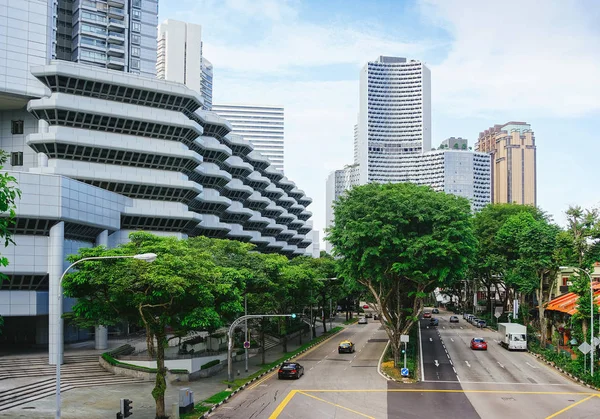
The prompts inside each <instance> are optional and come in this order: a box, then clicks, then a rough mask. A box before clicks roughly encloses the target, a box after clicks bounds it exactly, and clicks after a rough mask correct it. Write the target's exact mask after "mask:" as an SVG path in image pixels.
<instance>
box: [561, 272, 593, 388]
mask: <svg viewBox="0 0 600 419" xmlns="http://www.w3.org/2000/svg"><path fill="white" fill-rule="evenodd" d="M559 269H577V270H578V271H579V272H583V273H584V274H586V276H587V277H588V279H589V280H590V301H591V303H592V304H591V306H590V330H591V334H590V336H591V339H590V340H591V341H592V342H591V344H592V351H591V363H592V366H591V370H590V372H591V374H592V377H593V376H594V352H596V346H595V345H594V283H593V282H592V277H591V276H590V274H589V273H587V271H586V270H585V269H581V268H579V267H577V266H560V267H559Z"/></svg>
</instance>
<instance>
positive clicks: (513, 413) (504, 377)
mask: <svg viewBox="0 0 600 419" xmlns="http://www.w3.org/2000/svg"><path fill="white" fill-rule="evenodd" d="M435 316H436V317H437V318H438V319H439V321H440V323H439V327H437V328H435V327H433V328H432V327H428V323H429V320H420V332H421V342H420V344H421V346H422V352H423V357H422V360H423V370H422V375H423V377H424V381H422V382H419V383H415V384H403V383H396V382H394V381H386V380H385V379H384V378H383V377H382V376H381V375H380V374H379V373H378V371H377V364H378V360H379V358H380V356H381V354H382V352H383V349H384V348H385V345H386V342H387V336H386V334H385V332H384V331H383V330H382V329H381V326H380V324H379V322H378V321H374V320H373V319H369V324H367V325H352V326H349V327H348V328H346V330H344V331H342V332H341V333H340V334H338V335H337V336H335V337H334V338H332V339H330V340H329V341H326V342H325V343H323V344H321V345H319V346H317V347H316V348H314V349H313V350H311V351H310V352H307V353H306V354H303V355H302V356H300V357H299V358H298V359H297V361H298V362H300V363H301V364H302V365H304V367H305V375H304V376H303V377H302V378H300V379H299V380H278V379H277V377H276V372H274V373H271V374H270V375H267V376H265V377H264V378H263V379H261V380H260V381H257V382H255V383H253V384H252V385H251V386H250V387H248V388H247V389H246V390H244V391H242V392H240V393H239V394H238V395H236V396H235V397H233V398H232V399H231V400H230V401H229V402H228V403H227V404H225V405H223V406H221V407H219V408H218V409H217V410H216V411H215V412H214V413H213V414H211V415H210V417H211V418H222V419H225V418H227V419H252V418H256V419H258V418H269V419H277V418H282V419H283V418H298V419H303V418H307V419H308V418H322V419H334V418H340V417H344V418H348V419H352V418H377V419H383V418H423V417H460V418H464V419H477V418H484V419H488V418H490V419H496V418H498V419H500V418H502V419H506V418H512V417H527V418H528V419H529V418H531V419H536V418H546V419H551V418H558V419H561V418H596V417H598V413H597V412H598V411H600V398H599V397H598V393H597V392H595V391H592V390H590V389H588V388H585V387H582V386H580V385H578V384H576V383H573V382H571V381H570V380H568V379H566V378H564V377H562V376H561V375H560V374H558V373H557V372H556V371H555V370H553V369H550V368H549V367H547V366H546V365H545V364H542V363H540V362H538V361H537V360H536V358H534V357H533V356H531V355H529V354H528V353H523V352H509V351H507V350H506V349H504V348H502V347H501V346H500V345H498V344H497V343H496V342H495V341H494V339H495V338H496V339H497V336H496V332H494V331H491V330H487V329H484V330H481V329H476V328H475V327H473V326H471V325H468V324H467V323H466V322H465V321H464V320H463V319H462V317H460V323H459V324H458V325H456V324H451V323H449V321H448V320H449V313H445V312H442V313H441V314H440V315H435ZM474 336H478V337H483V338H485V339H486V340H487V341H488V342H489V350H488V351H480V352H474V351H471V349H470V348H469V346H468V344H469V342H470V340H471V338H472V337H474ZM343 339H350V340H352V341H353V342H354V343H355V344H356V353H354V354H338V353H337V346H338V344H339V342H340V341H341V340H343Z"/></svg>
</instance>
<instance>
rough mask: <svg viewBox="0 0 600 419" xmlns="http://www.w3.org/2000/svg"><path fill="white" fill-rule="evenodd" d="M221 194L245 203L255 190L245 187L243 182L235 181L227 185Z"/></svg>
mask: <svg viewBox="0 0 600 419" xmlns="http://www.w3.org/2000/svg"><path fill="white" fill-rule="evenodd" d="M220 193H221V195H223V196H225V197H227V198H229V199H232V200H236V201H239V202H241V203H245V202H246V200H247V199H248V198H249V197H250V195H252V194H253V193H254V190H253V189H252V188H251V187H250V186H246V185H244V184H243V183H242V181H241V180H239V179H233V180H231V181H230V182H229V183H228V184H227V185H225V187H224V188H223V190H222V191H220Z"/></svg>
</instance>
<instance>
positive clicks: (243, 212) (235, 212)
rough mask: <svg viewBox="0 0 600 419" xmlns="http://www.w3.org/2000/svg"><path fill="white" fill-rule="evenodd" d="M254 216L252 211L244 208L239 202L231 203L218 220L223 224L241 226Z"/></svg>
mask: <svg viewBox="0 0 600 419" xmlns="http://www.w3.org/2000/svg"><path fill="white" fill-rule="evenodd" d="M253 215H254V211H252V210H250V209H248V208H244V205H242V203H241V202H238V201H233V200H232V201H231V206H230V207H229V208H227V209H226V210H225V211H224V212H223V213H222V214H221V215H220V217H219V218H220V219H221V221H222V222H224V223H229V224H241V225H244V223H245V222H246V221H247V220H249V219H250V218H251V217H252V216H253Z"/></svg>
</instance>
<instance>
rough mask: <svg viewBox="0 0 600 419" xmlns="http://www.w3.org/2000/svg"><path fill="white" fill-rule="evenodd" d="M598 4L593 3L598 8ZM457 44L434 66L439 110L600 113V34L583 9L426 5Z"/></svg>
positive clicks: (513, 2) (516, 1)
mask: <svg viewBox="0 0 600 419" xmlns="http://www.w3.org/2000/svg"><path fill="white" fill-rule="evenodd" d="M592 4H593V3H592ZM420 5H421V10H422V12H423V15H424V17H425V18H426V19H429V20H430V21H431V22H433V23H434V24H437V25H439V26H442V27H444V28H445V29H447V30H448V31H449V33H450V35H451V36H452V37H453V41H452V46H451V48H450V50H449V52H448V56H447V57H446V59H444V60H443V61H442V62H441V63H440V64H437V65H432V66H431V69H432V74H433V82H432V91H433V100H434V105H436V109H439V110H441V111H442V112H448V113H453V114H455V115H461V116H475V115H479V116H485V115H492V114H494V113H495V112H498V111H507V110H509V111H514V112H515V113H520V114H525V115H527V117H528V118H531V117H532V116H538V115H543V116H546V115H556V116H580V115H584V114H589V113H595V112H598V111H600V100H598V97H600V79H599V78H598V77H597V74H598V71H599V69H600V48H598V45H600V32H599V31H598V30H597V27H596V26H595V25H596V24H595V23H594V19H593V14H587V13H586V10H587V9H586V7H585V4H584V2H581V1H577V2H576V1H553V2H551V1H544V2H539V1H531V0H504V1H502V2H485V1H484V2H473V1H465V0H421V2H420Z"/></svg>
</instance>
